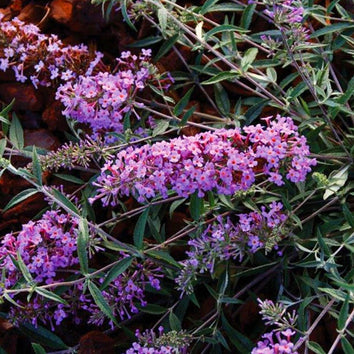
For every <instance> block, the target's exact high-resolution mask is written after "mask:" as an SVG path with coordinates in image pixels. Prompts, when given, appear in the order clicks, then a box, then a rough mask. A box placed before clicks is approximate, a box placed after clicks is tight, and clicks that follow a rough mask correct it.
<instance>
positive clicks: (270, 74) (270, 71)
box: [266, 68, 277, 83]
mask: <svg viewBox="0 0 354 354" xmlns="http://www.w3.org/2000/svg"><path fill="white" fill-rule="evenodd" d="M266 73H267V76H268V77H269V79H270V81H271V82H274V83H276V82H277V72H276V70H275V69H274V68H267V69H266Z"/></svg>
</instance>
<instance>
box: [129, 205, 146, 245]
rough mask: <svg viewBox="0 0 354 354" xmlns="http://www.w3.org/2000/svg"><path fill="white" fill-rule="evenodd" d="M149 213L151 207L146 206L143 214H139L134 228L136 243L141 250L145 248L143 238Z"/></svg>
mask: <svg viewBox="0 0 354 354" xmlns="http://www.w3.org/2000/svg"><path fill="white" fill-rule="evenodd" d="M148 215H149V208H146V209H145V210H144V211H143V212H142V214H141V215H140V216H139V219H138V221H137V223H136V225H135V229H134V235H133V238H134V245H135V246H136V247H137V248H138V249H139V250H141V249H142V248H143V244H144V243H143V240H144V234H145V226H146V222H147V217H148Z"/></svg>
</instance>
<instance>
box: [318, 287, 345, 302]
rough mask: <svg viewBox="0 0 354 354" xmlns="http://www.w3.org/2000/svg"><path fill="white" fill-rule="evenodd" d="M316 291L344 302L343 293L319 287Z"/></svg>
mask: <svg viewBox="0 0 354 354" xmlns="http://www.w3.org/2000/svg"><path fill="white" fill-rule="evenodd" d="M318 290H320V291H322V292H324V293H326V294H328V295H330V296H332V297H334V298H335V299H338V300H340V301H345V299H346V295H345V293H344V292H343V291H340V290H336V289H332V288H321V287H319V288H318Z"/></svg>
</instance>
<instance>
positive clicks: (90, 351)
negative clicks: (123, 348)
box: [79, 331, 115, 354]
mask: <svg viewBox="0 0 354 354" xmlns="http://www.w3.org/2000/svg"><path fill="white" fill-rule="evenodd" d="M79 353H80V354H113V353H115V351H114V340H113V339H112V338H110V337H108V336H107V335H106V334H104V333H103V332H100V331H91V332H89V333H87V334H85V335H84V336H82V337H81V339H80V350H79Z"/></svg>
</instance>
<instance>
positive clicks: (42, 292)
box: [34, 287, 68, 305]
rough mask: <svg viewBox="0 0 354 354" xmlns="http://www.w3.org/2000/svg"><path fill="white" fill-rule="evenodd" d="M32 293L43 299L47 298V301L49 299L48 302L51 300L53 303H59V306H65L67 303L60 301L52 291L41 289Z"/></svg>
mask: <svg viewBox="0 0 354 354" xmlns="http://www.w3.org/2000/svg"><path fill="white" fill-rule="evenodd" d="M34 291H35V292H36V293H37V294H39V295H41V296H43V297H45V298H47V299H49V300H53V301H55V302H60V303H61V304H64V305H67V304H68V303H67V302H66V301H65V300H64V299H62V298H61V297H60V296H59V295H57V294H55V293H54V292H52V291H48V290H47V289H42V288H38V287H37V288H34Z"/></svg>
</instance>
